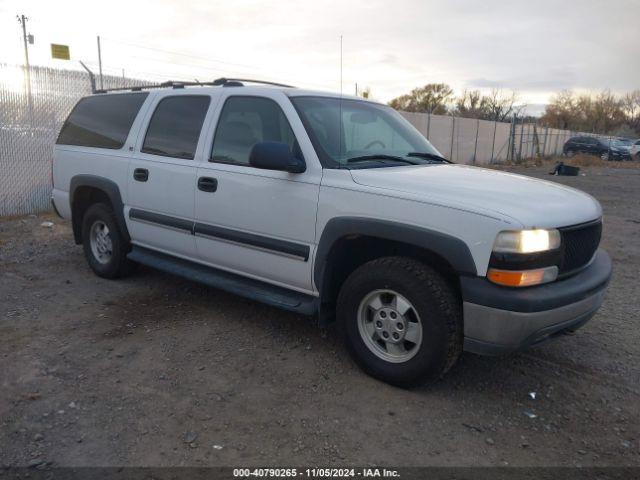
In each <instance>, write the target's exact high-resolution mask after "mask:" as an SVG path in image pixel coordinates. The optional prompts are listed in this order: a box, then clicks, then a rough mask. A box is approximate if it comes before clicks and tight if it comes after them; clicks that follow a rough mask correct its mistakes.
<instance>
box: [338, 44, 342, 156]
mask: <svg viewBox="0 0 640 480" xmlns="http://www.w3.org/2000/svg"><path fill="white" fill-rule="evenodd" d="M338 112H339V115H340V122H339V123H340V132H339V133H338V152H339V155H340V158H342V35H340V103H339V110H338Z"/></svg>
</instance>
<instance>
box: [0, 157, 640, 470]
mask: <svg viewBox="0 0 640 480" xmlns="http://www.w3.org/2000/svg"><path fill="white" fill-rule="evenodd" d="M513 170H514V171H519V172H521V173H525V174H527V175H533V176H537V177H541V178H546V179H552V180H554V181H561V182H562V183H565V184H568V185H571V186H575V187H578V188H581V189H583V190H586V191H587V192H589V193H591V194H592V195H594V196H595V197H596V198H598V199H599V200H600V202H602V205H603V207H604V210H605V217H606V218H605V229H604V240H603V244H604V247H605V248H606V249H607V250H608V251H609V252H610V254H611V256H612V258H613V260H614V262H615V273H614V278H613V281H612V284H611V286H610V289H609V293H608V295H607V297H606V300H605V302H604V305H603V307H602V309H601V310H600V312H599V313H598V315H597V316H596V317H595V318H594V319H593V320H592V321H591V322H590V323H589V324H587V325H586V326H585V327H584V328H583V329H582V330H580V331H579V332H577V334H575V335H573V336H567V337H563V338H562V339H559V340H557V341H554V342H551V343H548V344H544V345H542V346H539V347H536V348H533V349H531V350H529V351H527V352H525V353H521V354H518V355H513V356H509V357H504V358H485V357H480V356H476V355H472V354H465V355H463V357H462V358H461V360H460V362H459V363H458V365H457V366H456V367H455V368H454V369H453V370H452V371H451V372H450V373H449V375H448V376H447V377H446V378H445V379H444V380H442V381H440V382H438V383H436V384H435V385H432V386H431V387H428V388H421V389H417V390H411V391H407V390H401V389H397V388H393V387H390V386H388V385H385V384H382V383H380V382H378V381H376V380H373V379H372V378H369V377H367V376H366V375H364V374H363V373H361V372H360V371H359V370H358V369H357V368H356V367H355V366H354V364H353V363H352V362H351V360H350V359H349V358H348V356H347V354H346V352H345V350H344V349H343V347H342V345H341V341H340V339H339V338H338V335H337V334H336V332H335V331H334V329H329V330H328V331H322V330H320V329H318V328H317V327H316V326H314V324H313V322H311V321H309V320H308V319H306V318H304V317H300V316H297V315H294V314H290V313H286V312H282V311H279V310H277V309H274V308H270V307H266V306H263V305H261V304H257V303H253V302H250V301H247V300H244V299H242V298H239V297H236V296H233V295H230V294H226V293H223V292H220V291H216V290H213V289H209V288H205V287H203V286H200V285H198V284H195V283H192V282H188V281H184V280H181V279H178V278H175V277H171V276H168V275H165V274H162V273H159V272H156V271H153V270H151V269H146V268H141V269H140V270H139V271H138V272H137V273H136V274H135V275H134V276H132V277H130V278H127V279H125V280H121V281H108V280H103V279H100V278H98V277H96V276H94V275H93V274H92V273H91V272H90V270H89V268H88V267H87V265H86V263H85V261H84V258H83V255H82V250H81V248H80V247H78V246H75V245H74V244H73V241H72V238H71V232H70V228H69V224H68V223H67V222H63V221H60V220H59V219H57V218H56V217H53V216H51V215H45V216H39V217H33V216H32V217H25V218H17V219H5V220H2V221H0V359H1V362H2V368H1V370H0V372H1V374H0V382H1V388H0V422H1V429H0V466H1V465H8V466H24V465H29V464H30V465H36V464H46V463H48V464H50V465H57V466H96V465H97V466H133V465H135V466H169V465H171V466H184V465H189V466H213V465H236V466H250V465H255V466H258V465H280V466H282V465H301V466H302V465H311V466H327V465H371V464H378V465H395V466H401V465H404V466H414V465H415V466H417V465H439V466H461V465H464V466H487V465H522V466H524V465H527V466H543V465H544V466H550V465H554V466H555V465H559V466H574V465H582V466H596V465H597V466H606V465H610V466H614V465H615V466H622V465H628V466H640V446H639V442H640V429H639V427H640V408H639V406H640V387H639V385H640V368H639V360H640V329H639V328H638V327H639V325H638V320H639V316H640V315H639V313H638V311H639V302H638V296H639V294H640V289H639V288H638V282H637V275H638V271H639V269H640V267H639V265H640V241H638V239H639V238H640V235H639V233H640V213H639V212H640V208H639V207H640V188H639V187H640V170H638V169H635V170H634V169H629V170H625V169H615V170H614V169H603V168H595V167H594V168H583V171H584V172H586V176H580V177H573V178H568V177H565V178H559V177H549V176H548V175H547V174H546V171H547V170H548V168H528V169H526V170H525V169H520V170H516V169H513ZM43 221H53V222H55V225H54V226H53V227H52V228H47V227H44V226H41V223H42V222H43ZM530 392H535V399H533V398H531V395H530Z"/></svg>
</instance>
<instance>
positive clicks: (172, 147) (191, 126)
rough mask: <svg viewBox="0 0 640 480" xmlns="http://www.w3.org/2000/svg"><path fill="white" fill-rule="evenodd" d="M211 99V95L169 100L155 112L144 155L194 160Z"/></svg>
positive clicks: (162, 102) (171, 98)
mask: <svg viewBox="0 0 640 480" xmlns="http://www.w3.org/2000/svg"><path fill="white" fill-rule="evenodd" d="M210 102H211V98H210V97H209V96H207V95H180V96H175V97H166V98H163V99H162V100H160V102H158V106H157V107H156V111H155V112H153V116H152V117H151V121H150V122H149V128H148V129H147V135H146V136H145V137H144V143H143V145H142V151H143V152H145V153H150V154H152V155H162V156H164V157H177V158H184V159H187V160H193V157H194V156H195V154H196V146H197V145H198V139H199V138H200V130H202V124H203V122H204V117H205V115H206V114H207V110H208V108H209V103H210Z"/></svg>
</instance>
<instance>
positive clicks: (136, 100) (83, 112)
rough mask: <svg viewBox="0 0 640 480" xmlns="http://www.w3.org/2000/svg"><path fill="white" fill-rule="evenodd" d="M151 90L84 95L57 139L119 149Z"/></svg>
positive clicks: (67, 142)
mask: <svg viewBox="0 0 640 480" xmlns="http://www.w3.org/2000/svg"><path fill="white" fill-rule="evenodd" d="M148 95H149V94H148V93H147V92H143V93H120V94H108V95H94V96H91V97H85V98H83V99H81V100H80V101H79V102H78V103H77V104H76V106H75V107H74V109H73V111H72V112H71V114H69V118H67V120H66V121H65V122H64V125H63V126H62V130H60V135H58V140H57V142H56V143H58V144H59V145H77V146H81V147H94V148H109V149H120V148H122V146H123V145H124V142H126V140H127V136H128V135H129V130H130V129H131V125H133V121H134V120H135V118H136V116H137V115H138V112H139V111H140V107H142V104H143V103H144V101H145V99H146V98H147V96H148Z"/></svg>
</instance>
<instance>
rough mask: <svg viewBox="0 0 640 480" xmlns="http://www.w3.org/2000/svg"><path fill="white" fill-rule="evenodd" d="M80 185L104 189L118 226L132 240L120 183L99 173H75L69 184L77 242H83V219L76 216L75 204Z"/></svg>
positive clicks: (72, 221)
mask: <svg viewBox="0 0 640 480" xmlns="http://www.w3.org/2000/svg"><path fill="white" fill-rule="evenodd" d="M79 187H92V188H95V189H98V190H101V191H103V192H104V193H105V194H106V195H107V197H108V198H109V201H110V202H111V205H112V206H113V213H114V214H115V216H116V222H117V223H118V227H120V231H121V232H122V234H123V236H124V237H125V239H126V241H127V242H128V241H130V240H131V237H130V236H129V230H128V228H127V223H126V221H125V219H124V204H123V203H122V195H120V188H119V187H118V184H117V183H116V182H114V181H113V180H109V179H108V178H104V177H99V176H97V175H85V174H82V175H75V176H74V177H72V178H71V183H70V186H69V203H70V206H71V223H72V225H73V236H74V239H75V241H76V243H77V244H79V243H81V242H82V219H81V218H75V216H74V210H73V204H74V201H75V195H76V190H77V189H78V188H79Z"/></svg>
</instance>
